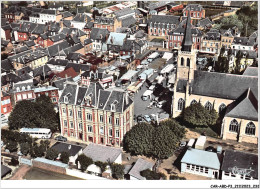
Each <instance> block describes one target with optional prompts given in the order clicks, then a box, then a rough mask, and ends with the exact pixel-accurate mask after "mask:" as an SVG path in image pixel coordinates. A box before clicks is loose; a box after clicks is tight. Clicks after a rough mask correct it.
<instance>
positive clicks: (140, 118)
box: [136, 115, 143, 123]
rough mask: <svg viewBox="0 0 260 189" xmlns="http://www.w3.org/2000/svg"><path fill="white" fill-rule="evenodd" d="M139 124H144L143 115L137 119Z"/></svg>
mask: <svg viewBox="0 0 260 189" xmlns="http://www.w3.org/2000/svg"><path fill="white" fill-rule="evenodd" d="M136 120H137V122H138V123H140V122H143V117H142V116H141V115H139V116H137V117H136Z"/></svg>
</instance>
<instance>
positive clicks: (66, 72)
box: [52, 67, 78, 81]
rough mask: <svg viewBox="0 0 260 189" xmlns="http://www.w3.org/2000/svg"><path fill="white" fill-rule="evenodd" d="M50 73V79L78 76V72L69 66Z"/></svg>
mask: <svg viewBox="0 0 260 189" xmlns="http://www.w3.org/2000/svg"><path fill="white" fill-rule="evenodd" d="M52 75H53V76H52V81H55V80H56V79H57V78H66V77H71V78H75V77H76V76H78V73H77V72H75V70H74V69H73V68H72V67H71V68H67V69H65V70H64V71H62V72H59V73H53V74H52Z"/></svg>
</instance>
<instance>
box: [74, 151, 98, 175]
mask: <svg viewBox="0 0 260 189" xmlns="http://www.w3.org/2000/svg"><path fill="white" fill-rule="evenodd" d="M78 163H80V170H81V171H82V172H84V171H86V170H87V168H88V166H90V165H91V164H93V163H94V162H93V160H92V159H91V158H90V157H87V156H86V155H85V154H80V155H79V156H78V158H77V159H76V164H78Z"/></svg>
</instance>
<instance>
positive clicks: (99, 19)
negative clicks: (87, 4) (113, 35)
mask: <svg viewBox="0 0 260 189" xmlns="http://www.w3.org/2000/svg"><path fill="white" fill-rule="evenodd" d="M94 23H98V24H109V25H113V24H114V18H109V17H105V16H96V18H95V21H94Z"/></svg>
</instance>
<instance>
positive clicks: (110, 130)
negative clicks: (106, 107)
mask: <svg viewBox="0 0 260 189" xmlns="http://www.w3.org/2000/svg"><path fill="white" fill-rule="evenodd" d="M109 136H113V129H112V128H110V129H109Z"/></svg>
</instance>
